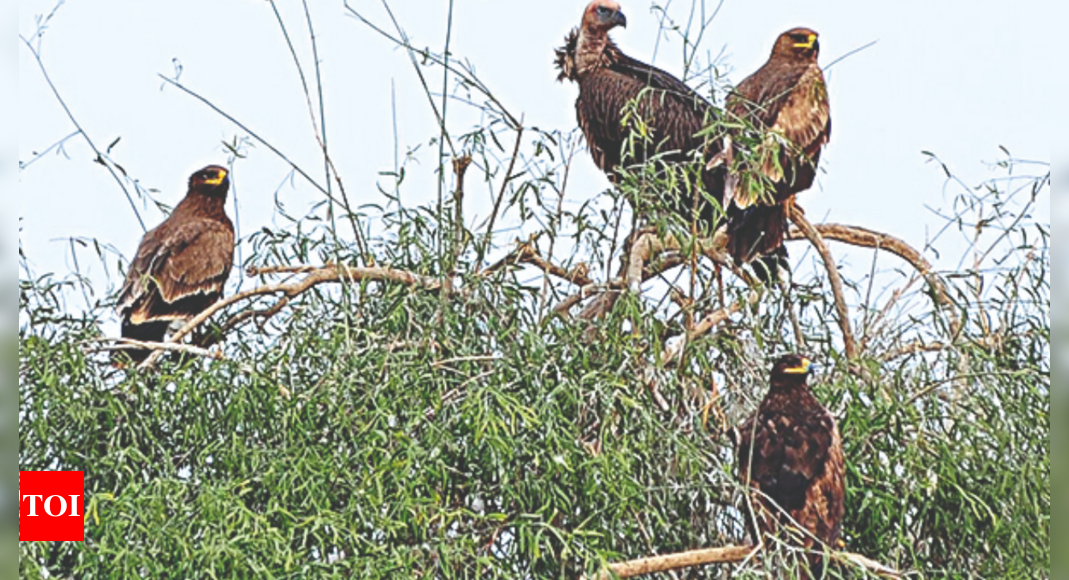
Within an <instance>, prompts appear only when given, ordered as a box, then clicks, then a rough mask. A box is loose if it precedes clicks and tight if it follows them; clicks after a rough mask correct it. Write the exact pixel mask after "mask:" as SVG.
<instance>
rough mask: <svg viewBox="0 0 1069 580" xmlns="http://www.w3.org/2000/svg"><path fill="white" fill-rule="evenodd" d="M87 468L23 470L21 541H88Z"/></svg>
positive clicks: (20, 479) (21, 474)
mask: <svg viewBox="0 0 1069 580" xmlns="http://www.w3.org/2000/svg"><path fill="white" fill-rule="evenodd" d="M84 522H85V472H82V471H20V472H19V541H20V542H82V541H85V523H84Z"/></svg>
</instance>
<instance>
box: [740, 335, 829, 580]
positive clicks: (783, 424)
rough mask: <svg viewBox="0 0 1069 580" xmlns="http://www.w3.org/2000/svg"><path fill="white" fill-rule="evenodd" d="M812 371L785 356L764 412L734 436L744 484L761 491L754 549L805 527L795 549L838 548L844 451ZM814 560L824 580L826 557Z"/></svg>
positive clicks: (800, 359)
mask: <svg viewBox="0 0 1069 580" xmlns="http://www.w3.org/2000/svg"><path fill="white" fill-rule="evenodd" d="M809 371H810V361H809V359H808V358H805V357H802V356H799V355H796V354H790V355H786V356H782V357H780V358H779V359H778V360H777V361H776V363H775V365H774V366H773V367H772V378H771V384H770V385H769V389H768V394H767V395H765V398H764V400H762V401H761V405H760V406H759V407H758V409H757V412H756V413H754V415H753V416H752V417H750V418H749V420H747V421H746V422H745V423H744V424H743V425H742V427H740V428H739V429H738V430H737V431H736V432H734V433H733V435H734V437H733V438H734V439H735V443H736V454H737V458H738V477H739V480H740V481H741V482H742V484H743V485H744V486H748V487H750V488H752V489H753V490H754V492H755V493H753V494H752V497H753V506H754V514H753V515H754V520H755V521H756V524H757V529H756V530H755V529H752V527H751V530H750V532H751V535H752V536H753V540H754V543H755V544H756V543H758V542H760V536H761V535H763V534H775V533H776V531H777V529H778V528H780V527H781V526H782V527H786V528H794V529H798V528H801V532H800V534H799V535H798V536H797V537H798V539H797V540H795V541H794V543H796V544H797V545H800V546H802V547H804V548H806V549H812V550H816V551H819V550H820V549H821V547H822V546H821V544H822V543H823V544H828V545H831V546H834V545H835V544H836V542H837V541H838V539H839V531H840V524H841V522H842V518H843V495H844V473H843V444H842V440H841V439H840V437H839V429H838V427H837V426H836V424H835V418H834V417H832V416H831V414H830V413H829V412H828V410H827V409H825V408H824V406H823V405H821V404H820V401H818V400H817V398H816V397H814V396H813V392H812V391H811V390H810V389H809V385H808V384H807V382H806V379H807V377H808V376H809ZM747 521H748V523H751V524H752V522H751V520H749V519H748V520H747ZM807 559H808V561H809V571H810V573H811V574H813V575H814V576H815V577H819V575H820V574H819V571H820V569H821V568H822V565H823V558H822V555H821V554H818V553H811V554H809V555H808V556H807ZM802 577H805V576H802Z"/></svg>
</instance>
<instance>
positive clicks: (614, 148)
mask: <svg viewBox="0 0 1069 580" xmlns="http://www.w3.org/2000/svg"><path fill="white" fill-rule="evenodd" d="M617 26H623V27H626V26H627V18H626V17H625V16H624V13H623V12H622V11H621V10H620V5H619V4H617V3H616V2H615V1H613V0H593V2H591V3H590V4H589V5H587V7H586V9H585V10H584V11H583V20H582V22H581V24H580V26H579V28H577V29H574V30H572V31H571V32H570V33H569V34H568V35H567V36H566V37H565V45H564V46H563V47H562V48H559V49H557V50H556V66H557V68H558V69H559V70H560V74H559V75H558V76H557V80H558V81H563V80H565V79H567V80H569V81H572V82H574V83H576V84H578V85H579V98H578V99H577V100H576V101H575V113H576V116H577V118H578V121H579V127H580V128H581V129H582V131H583V136H584V137H585V138H586V142H587V147H588V148H589V150H590V155H591V156H592V157H593V158H594V163H595V164H597V166H598V168H599V169H601V170H602V171H604V172H605V173H606V174H607V175H608V176H609V179H610V180H612V181H613V183H617V182H618V180H619V175H618V173H617V170H618V169H620V168H622V167H625V166H627V165H632V164H634V165H639V164H642V163H643V162H645V161H647V160H648V159H649V158H651V157H653V156H654V155H660V157H659V158H660V159H662V160H663V161H666V162H669V163H685V162H688V161H693V160H694V156H695V152H696V151H700V152H701V155H702V156H703V158H707V157H709V156H711V155H713V154H715V153H716V151H717V150H718V148H719V147H720V145H719V143H720V140H719V139H709V138H706V137H702V136H698V135H697V134H698V133H699V132H700V131H702V129H704V128H705V127H706V126H707V125H709V124H710V122H711V121H713V120H714V119H716V118H718V117H719V115H720V111H718V110H717V109H716V108H715V107H714V106H713V105H712V104H711V103H709V101H707V100H706V99H704V98H703V97H702V96H701V95H699V94H698V93H697V92H695V91H694V90H693V89H691V88H690V87H688V86H687V85H686V84H685V83H683V81H681V80H679V79H677V78H676V77H674V76H672V75H671V74H669V73H667V72H665V71H663V70H661V69H659V68H657V67H654V66H651V65H648V64H646V63H643V62H640V61H638V60H635V59H633V58H631V57H629V56H627V55H626V54H624V53H623V52H622V51H621V50H620V48H619V47H618V46H616V44H615V43H614V42H613V41H612V39H610V38H609V31H610V30H612V29H613V28H615V27H617ZM630 107H634V108H633V109H631V108H630ZM629 110H630V111H633V112H635V113H637V116H638V117H639V118H641V119H642V122H644V123H645V126H646V129H647V130H648V137H649V140H648V141H644V140H642V139H638V140H635V139H633V135H632V129H631V127H629V126H628V123H627V119H626V116H627V113H626V111H629ZM625 150H626V151H633V154H630V156H625V155H624V154H623V153H624V151H625ZM701 182H702V186H703V189H704V192H702V195H701V196H700V197H697V198H696V197H695V195H685V194H681V195H680V198H679V199H673V200H671V203H672V206H673V209H675V210H676V211H677V212H678V213H680V214H681V215H683V216H684V218H685V219H690V218H691V217H692V216H694V213H695V211H694V210H695V208H697V210H698V211H697V213H698V215H697V218H698V220H699V221H700V222H701V226H702V227H703V228H707V229H709V230H710V231H711V230H712V229H713V228H714V227H715V226H716V225H717V224H716V222H717V221H718V218H717V216H718V215H720V208H718V207H716V205H720V204H722V201H723V200H722V197H723V191H724V172H723V170H722V169H715V170H711V169H703V170H702V175H701ZM705 196H710V197H712V199H714V200H715V201H716V204H711V203H708V201H709V200H708V199H707V198H706V197H705Z"/></svg>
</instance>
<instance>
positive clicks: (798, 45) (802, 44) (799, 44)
mask: <svg viewBox="0 0 1069 580" xmlns="http://www.w3.org/2000/svg"><path fill="white" fill-rule="evenodd" d="M816 41H817V35H816V34H810V35H809V38H807V39H806V41H805V42H796V43H794V46H795V48H813V43H814V42H816Z"/></svg>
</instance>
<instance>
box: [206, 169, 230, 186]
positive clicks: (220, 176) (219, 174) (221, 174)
mask: <svg viewBox="0 0 1069 580" xmlns="http://www.w3.org/2000/svg"><path fill="white" fill-rule="evenodd" d="M224 179H226V171H223V170H222V169H219V170H218V171H216V173H215V177H213V178H211V179H205V180H204V183H207V184H208V185H219V184H220V183H222V182H223V180H224Z"/></svg>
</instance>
